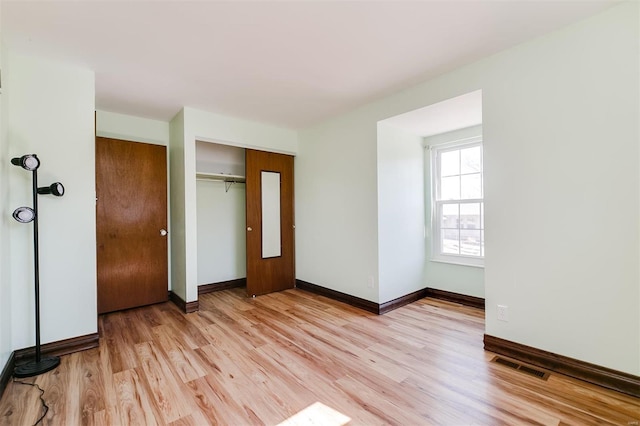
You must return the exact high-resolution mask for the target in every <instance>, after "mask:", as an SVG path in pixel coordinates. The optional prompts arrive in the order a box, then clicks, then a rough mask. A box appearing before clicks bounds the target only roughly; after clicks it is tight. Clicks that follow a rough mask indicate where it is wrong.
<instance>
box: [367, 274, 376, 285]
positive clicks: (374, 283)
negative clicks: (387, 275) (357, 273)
mask: <svg viewBox="0 0 640 426" xmlns="http://www.w3.org/2000/svg"><path fill="white" fill-rule="evenodd" d="M367 287H368V288H376V281H375V279H374V278H373V275H369V282H368V283H367Z"/></svg>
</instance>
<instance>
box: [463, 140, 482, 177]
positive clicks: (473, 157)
mask: <svg viewBox="0 0 640 426" xmlns="http://www.w3.org/2000/svg"><path fill="white" fill-rule="evenodd" d="M480 154H481V152H480V147H479V146H474V147H473V148H466V149H461V150H460V173H475V172H481V171H482V162H481V161H480V159H481V156H480Z"/></svg>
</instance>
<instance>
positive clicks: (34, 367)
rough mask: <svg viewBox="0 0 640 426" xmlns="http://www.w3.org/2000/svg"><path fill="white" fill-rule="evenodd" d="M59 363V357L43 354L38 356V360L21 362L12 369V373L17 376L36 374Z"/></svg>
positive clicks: (51, 368)
mask: <svg viewBox="0 0 640 426" xmlns="http://www.w3.org/2000/svg"><path fill="white" fill-rule="evenodd" d="M59 365H60V358H59V357H57V356H45V357H42V358H40V362H37V361H31V362H28V363H26V364H22V365H19V366H17V367H16V369H15V370H13V375H14V376H15V377H17V378H22V377H33V376H38V375H40V374H42V373H46V372H47V371H51V370H53V369H54V368H56V367H57V366H59Z"/></svg>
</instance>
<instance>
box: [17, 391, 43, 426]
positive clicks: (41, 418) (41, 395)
mask: <svg viewBox="0 0 640 426" xmlns="http://www.w3.org/2000/svg"><path fill="white" fill-rule="evenodd" d="M13 383H19V384H21V385H28V386H32V387H34V388H37V389H38V390H39V391H40V402H42V408H43V409H44V413H42V416H40V418H39V419H38V421H37V422H35V423H34V424H33V426H36V425H37V424H38V423H40V422H41V421H42V420H43V419H44V418H45V416H46V415H47V413H48V412H49V406H48V405H47V403H46V402H45V401H44V398H43V395H44V389H42V388H41V387H40V386H38V385H37V384H35V383H29V382H21V381H20V380H16V379H13Z"/></svg>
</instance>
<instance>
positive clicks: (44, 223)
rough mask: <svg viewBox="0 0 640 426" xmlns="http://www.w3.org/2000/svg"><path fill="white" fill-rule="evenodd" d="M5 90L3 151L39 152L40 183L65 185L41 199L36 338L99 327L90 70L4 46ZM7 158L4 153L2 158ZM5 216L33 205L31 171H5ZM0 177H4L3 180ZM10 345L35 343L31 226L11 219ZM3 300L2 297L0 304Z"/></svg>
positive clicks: (55, 337)
mask: <svg viewBox="0 0 640 426" xmlns="http://www.w3.org/2000/svg"><path fill="white" fill-rule="evenodd" d="M3 53H4V54H5V55H6V56H7V57H8V66H7V67H4V68H3V70H2V71H3V72H2V77H3V82H2V85H3V88H2V89H3V92H4V93H3V94H2V96H3V97H5V96H7V97H8V101H7V102H6V103H5V104H4V106H5V107H6V110H5V111H4V115H5V116H6V121H5V122H4V124H5V125H6V126H7V128H6V130H7V139H6V140H5V141H4V142H8V145H9V148H8V151H9V152H8V154H9V157H12V156H20V155H23V154H27V153H36V154H38V156H39V158H40V161H41V166H40V169H39V170H38V178H39V184H40V186H46V185H48V184H50V183H52V182H54V181H60V182H62V183H63V184H64V186H65V189H66V192H65V195H64V196H63V197H61V198H57V197H53V196H40V197H39V210H40V216H39V222H40V224H39V225H40V226H39V228H40V239H39V240H40V285H41V287H40V290H41V293H40V294H41V301H42V304H41V326H42V329H41V331H42V343H47V342H51V341H58V340H63V339H68V338H72V337H77V336H82V335H86V334H90V333H95V332H97V307H96V264H95V250H96V239H95V177H94V169H95V166H94V164H95V150H94V98H95V92H94V87H95V83H94V74H93V72H92V71H90V70H87V69H82V68H77V67H73V66H68V65H63V64H59V63H55V62H50V61H46V60H41V59H36V58H32V57H28V56H23V55H21V54H19V53H15V52H11V51H5V52H3ZM8 161H9V159H8V158H7V157H6V156H5V155H3V157H2V164H6V163H7V162H8ZM7 174H8V175H9V184H10V188H11V193H10V197H9V200H10V201H9V203H8V205H7V204H4V203H3V214H2V216H3V220H5V219H4V218H6V217H9V216H10V214H11V211H12V210H13V209H14V208H15V207H18V206H21V205H26V206H31V173H30V172H27V171H25V170H23V169H21V168H18V167H11V169H10V170H8V171H7ZM3 181H4V180H3ZM8 228H9V231H10V232H9V237H10V239H11V241H10V244H11V255H10V259H11V271H10V272H11V273H10V276H11V278H10V283H11V284H10V286H11V315H12V321H11V328H12V338H11V344H12V349H17V348H23V347H27V346H31V345H33V344H34V341H35V340H34V327H35V325H34V310H33V309H34V300H33V297H34V295H33V249H32V247H33V243H32V241H33V233H32V232H33V226H32V225H30V224H29V225H25V224H20V223H17V222H15V221H13V220H11V221H10V223H9V225H8ZM3 303H5V302H3Z"/></svg>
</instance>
